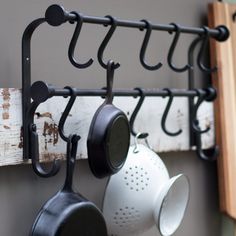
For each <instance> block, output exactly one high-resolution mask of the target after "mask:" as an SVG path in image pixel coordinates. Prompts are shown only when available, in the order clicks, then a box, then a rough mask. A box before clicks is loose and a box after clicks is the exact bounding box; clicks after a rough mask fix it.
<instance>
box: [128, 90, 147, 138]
mask: <svg viewBox="0 0 236 236" xmlns="http://www.w3.org/2000/svg"><path fill="white" fill-rule="evenodd" d="M135 90H138V91H139V94H140V99H139V101H138V103H137V105H136V107H135V109H134V111H133V113H132V115H131V117H130V121H129V123H130V130H131V134H132V135H133V136H134V137H137V136H138V138H140V139H144V138H147V137H148V133H137V132H135V131H134V121H135V119H136V117H137V114H138V112H139V110H140V108H141V106H142V104H143V102H144V99H145V94H144V92H143V89H142V88H135Z"/></svg>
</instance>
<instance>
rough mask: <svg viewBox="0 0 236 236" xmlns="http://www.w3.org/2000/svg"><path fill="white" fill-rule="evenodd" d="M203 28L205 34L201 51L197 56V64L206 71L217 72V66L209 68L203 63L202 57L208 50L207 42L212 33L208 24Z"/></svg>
mask: <svg viewBox="0 0 236 236" xmlns="http://www.w3.org/2000/svg"><path fill="white" fill-rule="evenodd" d="M203 29H204V31H205V34H204V35H203V36H202V40H203V42H202V45H201V48H200V51H199V53H198V57H197V64H198V66H199V68H200V69H201V70H202V71H203V72H206V73H212V72H215V71H216V70H217V67H216V66H215V67H213V68H207V67H206V66H205V65H203V63H202V58H203V57H204V52H205V50H206V47H207V43H208V41H209V37H210V33H209V28H208V27H207V26H203Z"/></svg>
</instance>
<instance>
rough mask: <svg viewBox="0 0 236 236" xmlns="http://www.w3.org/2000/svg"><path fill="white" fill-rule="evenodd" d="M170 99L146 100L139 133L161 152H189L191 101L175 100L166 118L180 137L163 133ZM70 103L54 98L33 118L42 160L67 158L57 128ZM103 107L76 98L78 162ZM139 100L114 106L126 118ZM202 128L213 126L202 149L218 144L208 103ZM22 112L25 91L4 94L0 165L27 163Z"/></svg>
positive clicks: (72, 123)
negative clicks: (147, 136)
mask: <svg viewBox="0 0 236 236" xmlns="http://www.w3.org/2000/svg"><path fill="white" fill-rule="evenodd" d="M167 100H168V99H167V98H160V97H147V98H146V99H145V101H144V104H143V106H142V108H141V110H140V113H139V114H138V116H137V119H136V122H135V130H137V131H139V132H148V133H149V134H150V135H149V138H148V142H149V143H150V145H151V146H152V147H153V149H154V150H155V151H157V152H167V151H181V150H189V149H190V147H189V124H188V101H187V98H175V100H174V102H173V105H172V107H171V109H170V113H169V115H168V118H167V127H168V129H169V130H170V131H176V130H178V129H179V128H181V129H182V130H183V132H182V133H181V134H180V135H179V136H177V137H170V136H168V135H166V134H165V133H164V132H163V131H162V129H161V125H160V123H161V117H162V114H163V111H164V109H165V106H166V103H167ZM67 101H68V99H65V98H60V97H54V98H51V99H49V100H48V101H47V102H45V103H44V104H41V105H40V106H39V108H38V110H37V112H36V115H35V123H36V124H37V128H38V133H39V137H40V155H41V159H42V161H48V160H51V159H52V158H54V157H59V158H63V157H64V154H65V149H66V146H65V143H64V142H63V141H62V140H61V139H60V137H59V135H58V131H57V124H58V121H59V119H60V116H61V114H62V111H63V109H64V107H65V106H66V103H67ZM102 102H103V100H102V99H101V98H98V97H78V98H77V100H76V102H75V104H74V106H73V108H72V111H71V114H70V115H69V117H68V120H67V122H66V124H65V131H66V132H67V133H68V134H69V133H77V134H79V135H80V136H81V137H82V138H81V140H80V142H79V146H78V158H86V157H87V150H86V139H87V135H88V130H89V125H90V122H91V120H92V117H93V115H94V113H95V111H96V109H97V108H98V107H99V105H100V104H101V103H102ZM136 103H137V99H135V98H132V97H128V98H127V97H123V98H122V97H115V98H114V104H115V105H116V106H117V107H119V108H120V109H122V110H123V111H124V112H125V113H126V114H127V115H128V117H130V115H131V114H132V111H133V109H134V107H135V106H136ZM198 117H199V119H200V124H201V126H202V128H204V127H206V126H210V127H211V131H210V132H208V133H207V134H204V135H203V136H202V137H203V139H202V140H203V146H204V148H208V147H210V146H212V145H213V144H214V119H213V106H212V104H211V103H204V104H203V105H202V106H201V107H200V109H199V112H198ZM21 125H22V109H21V91H20V90H19V89H14V88H10V89H8V88H5V89H0V166H4V165H16V164H21V163H24V162H23V160H22V141H23V137H22V135H21V132H20V130H21Z"/></svg>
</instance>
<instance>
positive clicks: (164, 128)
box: [161, 88, 182, 136]
mask: <svg viewBox="0 0 236 236" xmlns="http://www.w3.org/2000/svg"><path fill="white" fill-rule="evenodd" d="M163 90H165V91H167V92H168V96H169V101H168V103H167V105H166V108H165V111H164V113H163V116H162V118H161V127H162V129H163V131H164V132H165V133H166V134H167V135H170V136H177V135H179V134H181V133H182V129H179V130H178V131H176V132H170V131H168V130H167V129H166V119H167V115H168V113H169V110H170V107H171V104H172V102H173V98H174V96H173V92H172V90H171V89H168V88H164V89H163Z"/></svg>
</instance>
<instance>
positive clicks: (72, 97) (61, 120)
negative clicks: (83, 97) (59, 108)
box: [58, 86, 79, 142]
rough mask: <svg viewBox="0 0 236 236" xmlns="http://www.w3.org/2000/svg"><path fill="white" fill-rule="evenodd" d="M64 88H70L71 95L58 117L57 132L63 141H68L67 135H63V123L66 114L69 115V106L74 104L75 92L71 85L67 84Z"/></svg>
mask: <svg viewBox="0 0 236 236" xmlns="http://www.w3.org/2000/svg"><path fill="white" fill-rule="evenodd" d="M65 88H66V89H69V90H70V93H71V97H70V100H69V102H68V103H67V105H66V108H65V110H64V111H63V113H62V116H61V118H60V121H59V124H58V132H59V134H60V136H61V138H62V139H63V140H64V141H66V142H68V141H69V137H67V136H66V135H65V132H64V125H65V122H66V119H67V117H68V115H69V113H70V110H71V108H72V106H73V104H74V102H75V99H76V93H75V89H73V88H71V87H69V86H67V87H65ZM78 137H79V136H78Z"/></svg>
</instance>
